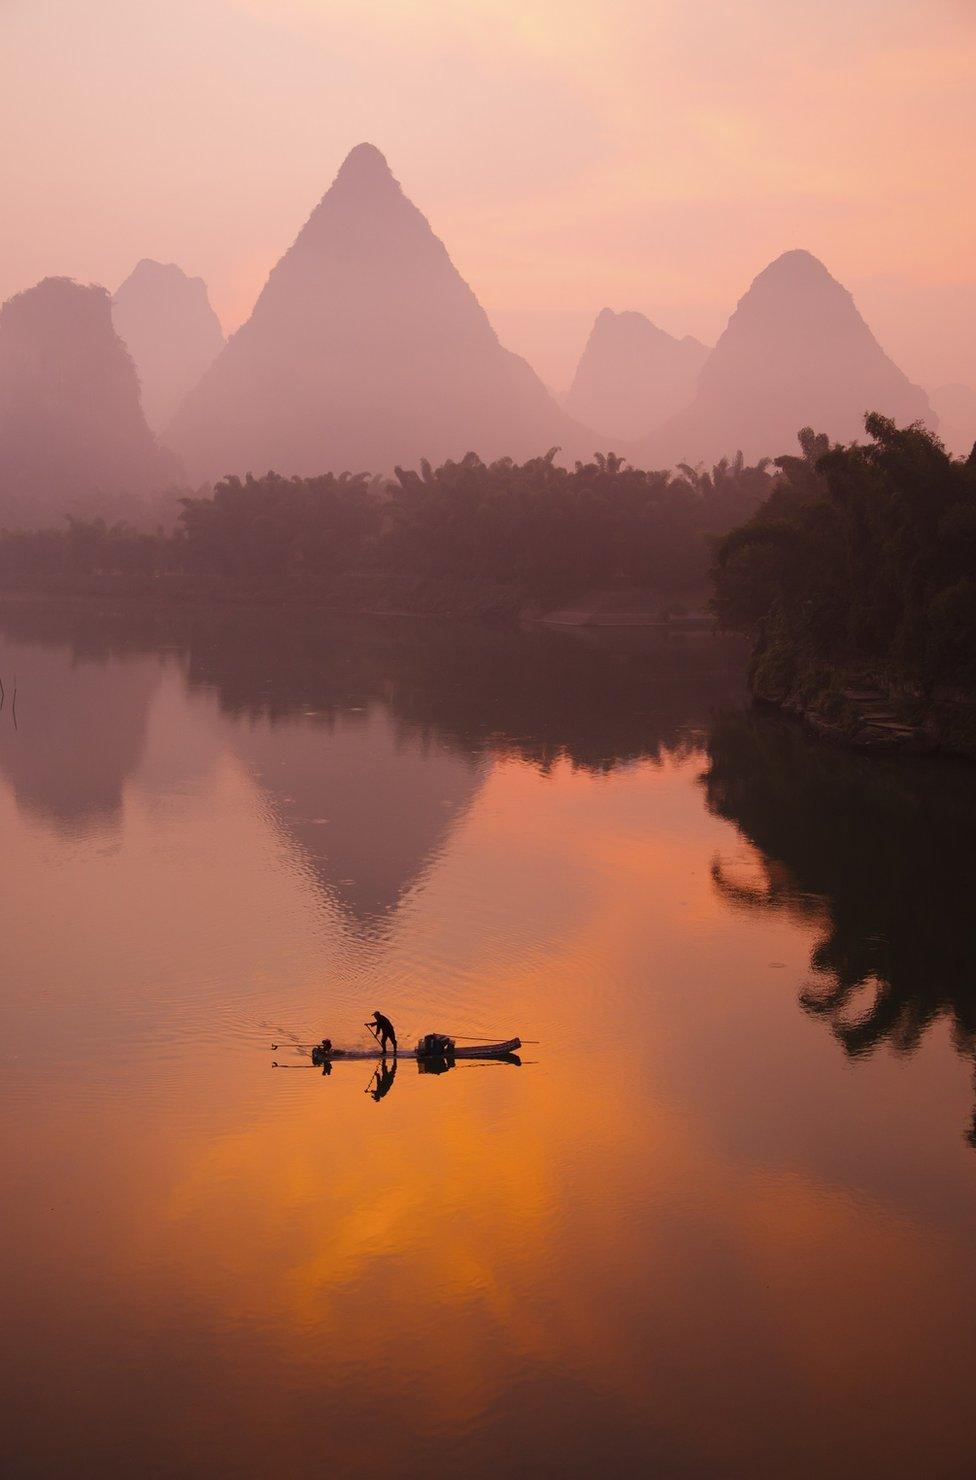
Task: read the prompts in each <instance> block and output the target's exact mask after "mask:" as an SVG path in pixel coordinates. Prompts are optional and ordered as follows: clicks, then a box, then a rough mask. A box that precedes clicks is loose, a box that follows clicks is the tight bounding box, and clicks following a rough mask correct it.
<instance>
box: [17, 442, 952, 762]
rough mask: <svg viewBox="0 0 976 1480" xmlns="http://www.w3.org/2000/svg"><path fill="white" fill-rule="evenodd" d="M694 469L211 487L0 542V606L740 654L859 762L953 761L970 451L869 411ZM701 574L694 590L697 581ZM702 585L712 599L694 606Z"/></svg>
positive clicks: (470, 473)
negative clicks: (962, 453) (580, 631)
mask: <svg viewBox="0 0 976 1480" xmlns="http://www.w3.org/2000/svg"><path fill="white" fill-rule="evenodd" d="M865 426H866V430H867V433H868V437H869V440H868V441H867V442H864V443H858V442H855V443H851V444H849V445H846V446H845V445H841V444H834V445H831V443H830V442H829V440H828V438H827V437H826V436H824V435H818V434H816V433H815V432H814V431H813V430H811V429H810V428H805V429H804V430H803V431H801V432H800V434H799V442H800V452H799V455H795V456H786V457H780V458H777V459H775V460H770V459H764V460H763V461H762V462H760V463H759V464H758V465H756V466H755V467H749V466H746V465H745V464H744V462H743V459H742V457H741V455H739V456H738V457H737V458H735V459H734V460H729V459H723V460H722V462H720V463H718V464H716V465H715V466H714V467H713V468H712V469H711V470H710V471H706V470H704V469H703V468H701V467H698V468H692V467H690V466H687V465H681V466H680V467H679V468H678V470H677V471H676V472H674V473H672V472H669V471H655V470H650V471H648V470H644V469H639V468H633V467H631V466H629V465H628V464H627V463H626V462H625V461H624V460H623V459H622V458H619V457H617V456H615V455H614V454H607V455H605V456H604V455H602V454H598V455H597V456H596V457H595V459H594V461H593V462H591V463H587V464H582V463H577V464H576V466H575V468H574V469H573V470H567V469H565V468H561V467H559V466H558V465H557V464H556V463H555V462H554V455H555V450H553V451H550V452H549V453H548V454H547V455H546V456H545V457H540V458H534V459H532V460H530V461H529V462H527V463H523V464H516V463H514V462H513V461H512V460H511V459H508V458H506V459H502V460H500V461H498V462H495V463H492V464H486V463H484V462H482V461H481V460H480V459H479V458H478V457H476V456H475V455H474V454H473V453H472V454H469V455H468V456H467V457H465V458H463V459H462V460H461V461H460V462H457V463H455V462H447V463H445V464H443V465H442V466H440V467H438V468H432V467H431V466H430V464H429V463H427V462H425V461H423V462H421V465H420V469H419V471H416V472H414V471H408V470H404V469H400V468H398V469H397V471H396V478H395V479H391V480H381V479H378V478H371V477H370V476H369V475H367V474H359V475H353V474H349V473H343V474H341V475H339V476H338V477H337V476H335V475H334V474H325V475H322V476H320V477H317V478H306V479H302V478H283V477H281V476H279V475H277V474H275V473H268V474H267V475H266V476H265V477H263V478H254V477H251V476H248V477H247V478H245V479H243V480H241V479H238V478H226V479H224V480H222V481H221V482H220V483H219V484H217V485H216V487H215V488H214V489H213V490H212V491H211V490H204V491H202V492H200V493H198V494H197V495H194V496H187V497H183V498H181V499H180V500H179V504H180V513H179V517H178V519H177V520H176V521H175V523H174V524H173V525H172V527H171V528H169V529H163V528H161V527H160V528H158V529H157V530H156V531H155V532H151V533H150V532H147V531H145V530H139V529H136V528H133V527H131V526H128V525H126V524H124V523H114V524H109V523H107V522H106V521H105V520H104V519H100V518H92V519H81V518H73V517H68V518H67V519H66V520H65V522H64V524H63V525H62V526H61V527H59V528H48V529H40V530H15V531H9V530H4V531H2V532H0V601H3V602H4V603H15V604H16V603H21V602H32V601H38V600H42V601H43V600H50V599H56V600H63V599H68V600H76V599H78V600H85V601H86V600H89V599H91V600H109V601H115V602H125V603H130V602H131V603H135V604H139V605H141V606H145V605H147V604H149V605H160V606H166V605H170V606H176V607H180V606H195V607H205V606H220V607H228V608H233V607H255V608H259V609H260V608H280V609H283V610H289V611H297V610H303V611H306V612H308V613H311V612H316V613H321V614H327V615H329V616H376V617H397V618H413V617H435V618H436V617H441V618H448V619H451V620H462V621H466V620H472V619H474V620H480V621H488V622H495V623H503V624H514V623H518V622H526V621H529V622H542V623H546V624H549V625H553V626H564V627H607V628H614V627H617V628H626V627H633V628H652V629H653V628H656V629H660V630H674V631H681V630H695V629H699V630H701V629H715V628H717V629H719V630H724V631H728V632H734V633H740V634H746V635H748V636H750V637H751V638H752V640H753V644H754V646H753V652H752V657H751V660H750V663H749V671H748V681H749V689H750V692H751V694H752V696H753V698H754V699H755V700H756V701H757V702H759V703H761V704H765V705H768V706H771V707H774V708H776V709H779V710H781V711H783V712H784V713H785V714H789V715H793V716H795V717H796V718H798V719H799V720H801V721H802V722H803V723H805V724H806V725H807V726H808V727H809V728H810V729H811V730H812V731H813V732H815V733H816V734H818V735H819V736H821V737H823V738H825V739H829V740H833V741H839V742H843V743H846V744H850V745H854V746H857V747H861V748H863V749H866V750H872V751H885V752H889V751H895V752H898V751H902V752H908V753H920V754H921V753H940V752H941V753H947V754H957V755H963V756H967V757H970V758H976V452H974V454H973V456H971V457H970V458H969V459H968V461H965V460H962V459H957V458H953V457H951V456H950V455H949V454H948V453H947V452H946V450H945V448H944V447H943V445H942V443H941V442H940V441H939V439H938V438H937V437H935V436H934V435H933V434H932V433H930V432H928V431H927V430H926V429H925V428H924V427H922V426H920V425H917V424H916V425H912V426H909V427H904V428H898V427H897V426H896V425H895V424H894V423H893V422H892V421H890V420H888V419H887V418H885V417H882V416H880V415H877V414H871V415H868V416H867V417H866V419H865ZM709 582H711V588H710V585H709ZM710 590H711V594H710Z"/></svg>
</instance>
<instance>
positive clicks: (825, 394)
mask: <svg viewBox="0 0 976 1480" xmlns="http://www.w3.org/2000/svg"><path fill="white" fill-rule="evenodd" d="M868 411H880V412H883V413H884V414H885V415H886V416H891V417H893V418H894V419H895V420H896V421H906V422H910V421H915V420H917V419H920V420H925V421H930V420H931V418H932V410H931V407H930V406H929V403H928V399H927V397H926V395H925V392H924V391H922V390H921V389H920V388H919V387H918V386H917V385H913V384H912V382H911V381H910V380H909V379H908V378H907V376H906V375H905V374H904V373H903V372H902V371H901V370H900V369H899V368H898V366H897V365H895V364H894V363H893V362H892V361H891V360H890V359H889V358H888V356H887V355H886V354H885V352H884V350H883V349H882V348H881V346H880V345H879V343H878V341H877V340H876V339H875V337H874V335H873V334H872V332H871V330H870V328H869V327H868V325H867V324H866V323H865V321H864V319H863V318H862V317H861V315H860V313H859V312H858V309H857V305H856V303H855V302H854V299H853V297H852V295H851V293H850V292H849V291H848V289H847V288H845V287H844V285H843V283H840V282H838V281H837V279H836V278H835V277H833V276H832V275H831V274H830V272H828V270H827V268H826V267H825V266H824V264H823V263H822V262H820V261H819V260H818V259H817V258H816V257H814V256H813V255H812V253H810V252H804V251H792V252H784V253H783V255H782V256H781V257H777V258H776V260H775V261H774V262H771V263H770V264H769V266H768V267H765V268H764V269H763V271H762V272H761V273H760V274H759V275H758V277H756V278H755V279H754V281H753V282H752V284H751V285H750V287H749V289H748V291H747V292H746V293H745V294H744V295H743V297H742V298H740V300H739V303H738V306H737V307H736V310H735V312H734V313H733V314H732V317H731V318H730V319H729V322H728V326H727V328H726V329H725V332H724V333H723V334H722V336H721V338H720V339H719V341H718V344H717V345H716V346H715V349H714V350H713V352H712V354H711V356H710V358H709V360H708V362H707V363H706V365H705V366H704V367H703V369H702V372H701V375H700V377H699V381H698V391H697V395H696V397H695V399H694V401H693V402H692V404H691V405H690V406H688V408H687V409H686V410H685V411H683V412H679V414H678V415H677V416H676V417H675V418H674V419H673V420H672V422H671V423H670V425H669V426H668V427H665V428H662V431H661V433H660V435H659V436H658V437H656V438H655V439H654V441H653V445H652V446H650V447H649V448H648V450H647V451H646V453H645V454H644V455H645V456H647V457H649V458H652V459H656V460H657V461H659V462H677V461H685V462H697V461H699V459H702V460H704V461H706V462H707V461H714V460H715V459H717V458H719V457H722V456H725V455H728V454H732V453H734V452H736V451H737V450H740V449H741V451H742V452H743V453H744V454H745V456H746V457H747V458H749V459H755V458H757V457H767V456H768V457H776V456H779V455H780V454H781V453H782V452H784V451H789V450H790V449H791V448H792V447H793V446H794V444H795V440H796V434H797V432H798V431H799V429H800V428H801V427H804V426H812V427H814V428H815V429H816V430H817V431H818V432H826V433H827V434H828V436H829V437H830V438H831V439H832V440H836V441H843V442H847V441H852V440H854V439H855V438H858V437H861V436H863V434H864V415H865V412H868Z"/></svg>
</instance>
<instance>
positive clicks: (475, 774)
mask: <svg viewBox="0 0 976 1480" xmlns="http://www.w3.org/2000/svg"><path fill="white" fill-rule="evenodd" d="M4 633H5V634H6V637H7V640H8V641H9V640H10V639H11V638H16V640H18V641H20V642H22V643H25V644H26V643H31V644H32V646H31V652H32V653H34V652H38V653H40V652H46V653H47V654H48V656H47V657H46V658H45V661H46V662H50V663H52V664H54V665H55V666H57V665H60V669H63V670H64V671H66V672H69V673H70V672H72V671H73V669H72V665H73V664H74V665H76V667H77V665H79V664H82V663H83V668H82V667H78V668H77V671H78V672H79V673H82V672H84V673H85V674H86V675H87V674H89V673H90V672H102V673H104V675H105V678H104V686H105V689H106V693H105V695H104V697H101V691H100V690H99V691H98V692H96V691H94V690H93V689H92V688H91V685H90V680H89V679H87V678H82V679H81V680H80V681H79V684H78V685H69V686H68V687H67V688H63V687H62V695H61V699H60V701H59V702H60V703H61V708H60V709H59V710H58V712H57V717H55V715H54V714H53V712H52V715H51V718H50V723H49V724H48V726H47V728H48V729H49V731H50V733H51V736H52V742H51V743H52V744H53V745H55V746H60V747H61V753H60V755H59V758H58V759H57V761H56V764H55V765H54V767H53V769H52V768H49V770H48V772H46V773H45V776H46V779H45V780H44V782H43V784H40V790H43V789H44V788H45V787H46V789H47V793H48V794H49V795H50V796H52V797H53V796H54V794H55V792H57V791H58V789H59V788H60V789H61V791H63V793H64V797H63V800H62V802H61V803H60V804H59V805H62V806H63V807H67V806H68V805H69V804H70V799H71V797H79V796H81V795H83V794H84V792H85V789H86V788H89V789H90V788H100V789H101V790H102V791H104V792H105V794H106V795H107V796H114V797H116V798H117V797H118V796H119V795H120V794H121V785H122V781H123V779H124V776H125V774H127V768H128V769H131V767H132V765H133V764H134V763H135V760H137V759H138V746H136V745H135V740H136V738H137V737H136V729H137V728H138V727H135V728H134V725H133V723H129V724H127V723H126V722H125V717H124V714H127V713H128V710H127V709H126V705H129V706H130V707H131V704H132V702H133V701H134V698H135V688H134V674H135V673H136V672H137V671H139V672H142V669H143V665H142V663H141V662H140V658H141V656H143V655H146V656H149V655H151V656H149V662H150V663H151V664H152V665H153V671H155V669H156V665H157V659H158V655H159V654H160V653H161V652H167V653H171V654H173V655H174V656H175V657H176V658H177V659H178V661H179V662H180V663H181V665H182V668H183V672H184V674H185V679H186V683H187V685H188V686H189V688H190V689H191V691H201V692H205V693H208V694H213V695H215V696H216V698H217V702H218V704H219V706H220V709H221V711H222V713H223V714H224V715H225V716H226V718H227V719H228V720H229V721H230V724H229V726H228V729H227V734H226V740H227V743H228V744H229V746H230V747H231V748H232V749H233V750H234V752H235V753H236V754H238V755H239V756H240V757H241V758H242V759H243V760H244V762H245V763H246V764H247V765H248V767H249V768H250V770H251V771H252V773H253V774H254V775H255V777H256V779H257V780H258V782H259V784H260V786H261V787H262V789H263V790H264V792H265V795H266V797H267V799H268V804H269V807H270V809H271V811H272V813H273V815H274V817H275V820H276V824H277V825H278V826H279V827H280V829H281V830H282V832H283V833H284V834H285V835H286V836H288V837H289V839H290V840H291V841H292V842H294V843H296V844H297V845H298V847H299V848H300V850H301V853H302V854H303V855H304V856H305V858H307V859H308V861H309V863H310V865H311V867H312V869H313V871H314V873H315V875H316V877H317V878H318V879H319V880H320V882H322V883H323V884H324V885H326V887H327V888H328V890H329V892H330V893H331V894H332V895H333V896H334V897H337V898H338V899H339V901H340V902H341V903H342V904H343V905H344V906H345V907H346V908H347V909H348V910H349V911H350V912H351V913H352V914H353V915H354V916H355V917H356V918H358V919H360V920H365V919H367V918H375V917H376V916H378V915H382V914H383V913H384V912H386V911H388V910H390V909H391V908H393V907H394V905H395V904H396V903H397V902H398V901H399V900H400V899H402V897H403V894H404V892H405V891H406V890H407V889H409V888H410V887H411V885H412V884H413V883H414V882H415V881H416V879H417V878H418V877H420V876H421V875H422V874H423V872H424V871H425V869H426V868H427V867H428V866H429V862H430V860H431V858H432V857H434V856H436V854H437V853H438V852H439V851H440V849H441V848H442V847H443V845H444V842H445V840H446V839H447V837H448V836H449V835H450V833H451V832H452V830H453V829H454V828H455V827H456V825H457V822H458V820H459V818H460V817H461V816H462V815H463V813H464V812H465V810H466V808H467V807H468V805H469V804H470V801H471V799H472V798H473V796H474V795H475V793H476V791H477V789H478V787H479V785H480V784H481V780H482V778H483V775H484V773H485V767H486V765H487V764H488V762H489V761H490V760H491V759H492V758H494V757H499V756H509V757H515V758H517V759H520V760H523V761H525V762H527V763H529V764H532V765H535V766H538V767H539V768H540V769H542V770H543V771H545V770H548V769H549V768H551V767H552V766H553V765H554V764H556V763H558V762H559V761H568V762H569V763H571V764H572V765H574V766H578V767H583V768H586V769H589V770H594V771H608V770H610V769H612V768H613V767H614V766H616V765H619V764H622V763H626V762H630V761H636V760H651V761H655V762H656V761H660V760H661V758H662V757H663V756H664V755H666V754H684V753H687V752H689V751H690V750H692V749H693V748H695V747H698V746H700V745H701V744H702V741H703V735H704V732H705V728H706V726H707V724H708V720H709V715H710V713H711V711H712V709H713V708H714V707H715V705H716V704H719V703H722V702H725V703H729V702H733V701H734V700H735V699H737V698H738V697H739V694H740V692H741V683H742V663H741V653H740V650H739V646H738V644H735V643H728V642H719V641H716V640H715V639H713V638H711V637H710V636H699V635H689V636H687V637H684V638H673V639H670V640H665V639H662V638H661V637H660V636H659V635H657V634H648V633H640V632H631V633H618V634H614V635H612V636H604V635H601V636H600V637H599V638H598V639H597V638H595V637H594V638H585V637H581V636H580V634H577V633H566V632H551V631H547V630H545V629H532V630H529V631H524V632H523V631H518V630H513V629H510V628H491V627H488V626H459V625H457V624H453V625H452V624H450V623H446V622H442V623H437V622H417V621H409V620H404V621H394V620H389V619H386V620H373V621H370V620H364V619H356V620H353V619H347V620H339V619H323V618H322V617H321V616H319V615H315V614H309V613H305V614H303V613H301V612H290V613H280V612H278V613H269V612H267V611H254V610H249V611H243V612H234V611H228V610H226V609H225V610H222V611H213V610H209V611H208V610H204V609H195V610H192V609H191V610H183V611H172V610H169V611H162V610H152V609H149V608H143V609H140V608H138V607H134V606H130V607H127V608H115V609H112V608H108V607H102V606H90V607H85V608H79V607H78V606H75V607H74V608H68V607H65V608H60V609H59V608H58V607H56V606H45V607H37V608H26V607H9V608H7V609H4V610H3V611H2V612H0V635H2V634H4ZM54 649H60V651H58V652H55V651H54ZM108 658H113V659H117V660H119V662H118V665H116V664H115V663H113V664H112V666H111V667H110V668H99V667H98V665H97V663H96V662H95V660H96V659H97V660H103V659H108ZM147 671H148V670H147ZM59 685H60V679H55V677H54V673H53V669H52V675H51V679H50V682H49V683H46V684H45V687H47V688H49V689H50V692H51V696H52V702H53V696H54V693H55V691H56V690H57V689H58V687H59ZM146 702H148V697H147V699H146ZM115 710H122V711H124V714H116V713H115ZM142 713H143V720H142V722H143V724H144V711H142ZM79 734H84V736H85V737H86V738H85V741H84V746H83V748H81V749H79V747H78V744H77V739H74V740H73V739H72V738H71V737H72V736H75V737H77V736H78V735H79ZM139 734H140V735H141V730H139ZM103 742H104V744H103ZM127 742H128V747H129V748H128V749H126V743H127ZM81 805H87V804H82V803H79V806H81Z"/></svg>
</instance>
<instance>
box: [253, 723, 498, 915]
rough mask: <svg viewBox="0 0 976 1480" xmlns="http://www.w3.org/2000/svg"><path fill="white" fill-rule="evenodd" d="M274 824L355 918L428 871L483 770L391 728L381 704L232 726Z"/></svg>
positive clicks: (386, 903) (384, 908) (384, 907)
mask: <svg viewBox="0 0 976 1480" xmlns="http://www.w3.org/2000/svg"><path fill="white" fill-rule="evenodd" d="M231 744H232V745H233V748H234V750H235V752H236V753H237V754H238V755H240V756H241V757H242V759H244V760H245V762H246V763H247V765H248V766H249V768H250V770H251V772H252V774H253V775H254V776H255V778H256V779H257V780H258V782H259V783H260V785H261V787H262V789H263V790H264V792H265V795H266V797H267V799H268V804H269V806H270V808H271V811H272V813H273V814H274V816H275V819H276V821H277V824H278V826H279V827H280V828H281V830H282V832H283V833H284V834H285V835H286V836H287V837H289V838H290V839H291V840H292V842H294V843H297V844H298V845H299V847H300V849H301V851H302V853H303V855H304V856H305V857H306V858H307V859H308V861H309V863H310V864H311V867H312V869H313V871H314V873H315V876H316V877H317V879H318V880H319V881H320V882H321V883H322V884H323V885H325V887H326V889H327V891H328V892H329V893H330V894H332V895H333V896H335V897H336V898H337V899H338V900H339V902H340V903H341V904H342V905H343V907H344V908H345V909H346V910H347V911H348V912H349V913H350V914H351V915H352V916H354V917H355V918H356V919H358V920H360V921H367V920H373V919H376V918H377V917H381V916H383V915H384V914H386V913H388V912H389V911H390V910H392V909H393V908H394V907H395V906H396V905H397V904H398V903H399V902H400V901H401V899H402V897H403V895H404V894H405V893H406V892H407V890H408V889H410V888H411V887H412V886H413V885H414V884H415V883H416V882H417V880H418V879H419V878H420V877H421V876H422V875H423V874H424V873H425V872H426V870H427V869H428V868H429V867H430V864H431V861H432V860H433V859H434V858H435V857H436V856H437V855H438V853H439V852H440V850H441V848H442V847H443V846H444V844H445V842H446V841H447V839H448V837H449V836H450V834H451V833H452V831H453V830H454V828H455V827H456V826H457V824H458V822H459V821H460V818H461V817H462V816H463V814H464V812H465V811H466V810H467V807H468V805H469V804H470V802H471V800H472V798H473V797H474V796H475V794H476V793H477V791H478V788H479V786H480V785H481V780H482V776H483V774H484V768H483V766H482V765H481V764H480V763H479V762H477V761H476V760H472V759H468V758H467V757H464V756H459V755H457V754H455V753H452V752H450V751H447V750H445V749H444V748H443V747H442V746H440V745H437V744H436V743H429V742H425V741H423V740H420V739H418V738H416V737H414V736H411V735H406V736H404V735H402V734H400V733H398V731H397V728H396V726H395V725H394V724H393V722H392V721H391V719H390V717H389V715H388V714H387V713H386V712H385V710H383V709H382V708H381V707H376V706H372V705H371V706H369V708H368V709H364V711H363V712H362V713H361V714H347V715H344V716H341V717H339V718H334V717H333V718H331V719H329V720H328V721H325V722H323V721H320V720H319V719H318V718H317V717H316V716H314V715H306V716H302V717H297V716H295V717H290V718H289V719H288V720H287V721H285V722H281V721H278V722H272V721H268V720H258V721H256V722H255V723H253V724H250V725H248V724H239V725H238V726H236V727H235V730H234V732H233V735H232V738H231Z"/></svg>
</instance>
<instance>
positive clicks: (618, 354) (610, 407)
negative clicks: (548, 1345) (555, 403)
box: [565, 308, 709, 441]
mask: <svg viewBox="0 0 976 1480" xmlns="http://www.w3.org/2000/svg"><path fill="white" fill-rule="evenodd" d="M708 355H709V350H708V347H707V346H706V345H704V344H701V343H700V342H699V341H698V340H697V339H693V338H692V337H691V335H686V336H685V338H684V339H676V338H674V336H673V335H671V334H667V333H665V331H664V330H663V329H659V328H658V327H657V325H656V324H652V323H651V321H650V319H648V318H646V317H645V315H644V314H642V313H634V312H627V311H625V312H623V313H615V312H614V311H613V309H611V308H604V309H603V310H602V311H601V312H600V314H599V315H598V316H597V319H596V322H595V324H594V325H593V329H592V331H591V333H590V337H589V339H588V340H587V342H586V347H585V349H584V350H583V354H582V356H581V358H580V362H579V365H578V366H577V369H576V375H575V377H574V379H573V384H572V387H571V389H570V392H569V395H568V396H567V398H566V403H565V404H566V410H567V411H568V412H569V414H570V415H571V416H573V417H575V418H576V419H577V420H578V421H580V422H583V423H584V424H585V425H586V426H589V427H593V428H594V430H595V431H597V432H599V433H600V434H601V436H603V437H613V438H618V439H623V440H624V441H635V440H637V439H638V438H641V437H644V436H647V434H648V433H649V432H651V431H653V430H654V429H655V428H657V427H659V426H661V425H662V424H663V423H664V422H665V421H667V420H668V419H669V418H670V417H672V416H674V415H675V413H676V412H678V411H681V410H683V409H684V407H685V406H687V405H688V404H689V402H690V401H691V400H692V398H693V396H694V394H695V387H696V384H697V380H698V373H699V371H700V370H701V368H702V366H703V365H704V363H705V361H706V360H707V359H708Z"/></svg>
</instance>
